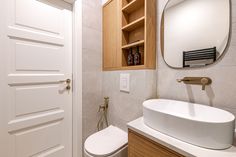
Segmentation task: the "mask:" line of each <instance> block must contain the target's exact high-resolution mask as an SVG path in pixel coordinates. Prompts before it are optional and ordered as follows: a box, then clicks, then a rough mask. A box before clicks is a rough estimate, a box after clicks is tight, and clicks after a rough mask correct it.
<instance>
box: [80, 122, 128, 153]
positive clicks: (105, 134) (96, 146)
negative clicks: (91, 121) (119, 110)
mask: <svg viewBox="0 0 236 157" xmlns="http://www.w3.org/2000/svg"><path fill="white" fill-rule="evenodd" d="M84 155H85V157H127V156H128V134H127V133H126V132H124V131H123V130H121V129H119V128H117V127H115V126H112V125H111V126H109V127H107V128H106V129H104V130H101V131H99V132H97V133H95V134H93V135H91V136H89V137H88V138H87V139H86V141H85V143H84Z"/></svg>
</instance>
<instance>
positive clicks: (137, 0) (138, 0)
mask: <svg viewBox="0 0 236 157" xmlns="http://www.w3.org/2000/svg"><path fill="white" fill-rule="evenodd" d="M142 6H144V0H133V1H131V2H130V3H128V4H127V5H126V6H124V7H123V8H122V11H123V12H124V13H127V14H129V13H131V12H133V11H134V10H136V9H138V8H140V7H142Z"/></svg>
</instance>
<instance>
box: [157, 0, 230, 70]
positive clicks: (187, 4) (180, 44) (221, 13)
mask: <svg viewBox="0 0 236 157" xmlns="http://www.w3.org/2000/svg"><path fill="white" fill-rule="evenodd" d="M229 33H230V0H169V2H168V3H167V5H166V7H165V9H164V11H163V14H162V20H161V50H162V56H163V58H164V60H165V62H166V63H167V64H168V65H169V66H170V67H173V68H189V67H203V66H207V65H210V64H212V63H214V62H215V61H216V60H217V59H219V57H220V56H221V55H222V54H223V52H224V51H225V49H226V47H227V44H228V40H229Z"/></svg>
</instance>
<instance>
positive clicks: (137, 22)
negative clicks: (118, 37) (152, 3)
mask: <svg viewBox="0 0 236 157" xmlns="http://www.w3.org/2000/svg"><path fill="white" fill-rule="evenodd" d="M144 21H145V17H144V16H143V17H141V18H139V19H137V20H135V21H133V22H131V23H130V24H128V25H126V26H124V27H122V31H127V32H129V31H132V30H134V29H136V28H138V27H140V26H144Z"/></svg>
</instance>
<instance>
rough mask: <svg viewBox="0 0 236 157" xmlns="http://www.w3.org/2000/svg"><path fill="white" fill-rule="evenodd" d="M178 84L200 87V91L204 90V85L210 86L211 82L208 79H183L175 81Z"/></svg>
mask: <svg viewBox="0 0 236 157" xmlns="http://www.w3.org/2000/svg"><path fill="white" fill-rule="evenodd" d="M177 81H178V82H179V83H181V82H183V83H185V84H193V85H201V86H202V90H205V88H206V85H210V84H211V83H212V80H211V79H210V78H209V77H184V78H183V79H177Z"/></svg>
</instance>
